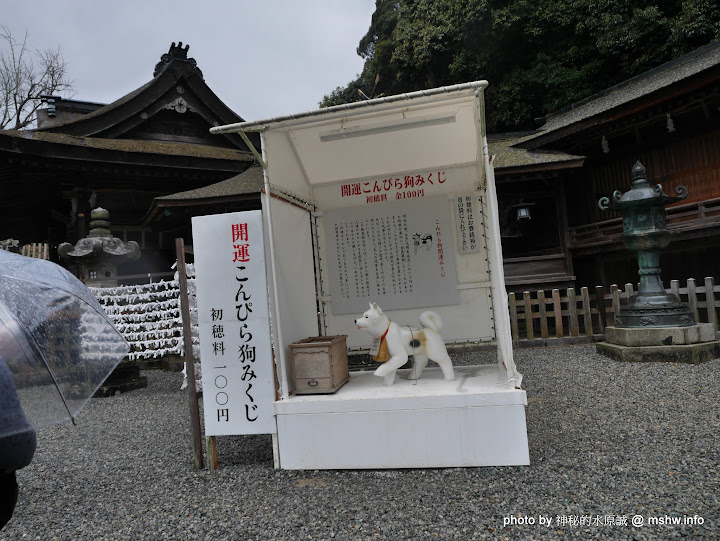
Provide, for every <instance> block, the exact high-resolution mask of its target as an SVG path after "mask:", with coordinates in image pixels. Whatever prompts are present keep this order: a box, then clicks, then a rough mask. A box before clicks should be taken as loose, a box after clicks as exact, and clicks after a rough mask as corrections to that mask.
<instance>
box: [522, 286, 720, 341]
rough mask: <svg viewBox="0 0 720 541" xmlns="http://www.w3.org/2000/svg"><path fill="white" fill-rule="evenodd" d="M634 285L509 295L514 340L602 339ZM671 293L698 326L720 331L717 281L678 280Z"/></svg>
mask: <svg viewBox="0 0 720 541" xmlns="http://www.w3.org/2000/svg"><path fill="white" fill-rule="evenodd" d="M634 291H635V288H634V286H633V284H625V290H624V291H623V290H621V289H620V288H619V287H618V286H616V285H613V286H611V288H610V291H605V289H604V288H603V287H602V286H597V287H595V289H594V290H592V291H590V290H589V289H588V288H587V287H583V288H581V289H580V291H579V293H578V292H577V291H576V290H575V289H574V288H569V289H567V290H566V291H565V292H564V294H562V292H561V291H560V290H559V289H553V290H552V291H551V292H549V294H548V292H546V291H537V292H530V291H525V292H524V293H523V294H522V295H516V294H515V293H510V294H508V305H509V308H510V325H511V330H512V337H513V341H515V342H517V341H520V340H536V339H547V338H566V337H576V338H580V337H586V338H587V339H590V340H598V339H601V338H602V335H604V334H605V327H606V326H608V325H613V324H614V323H615V313H616V312H617V309H618V308H619V306H620V303H621V301H622V299H627V298H629V297H630V296H632V295H633V294H634ZM666 291H667V292H668V293H674V294H675V295H677V296H678V297H680V300H681V301H683V302H686V303H688V305H689V306H690V310H691V311H692V312H693V313H694V314H695V320H696V321H697V322H698V323H712V324H713V325H714V326H715V330H716V331H717V330H718V312H717V310H718V308H720V302H719V301H718V300H716V298H715V297H716V295H715V293H719V292H720V286H716V285H715V280H714V278H712V277H710V278H705V280H704V283H703V285H697V284H696V283H695V279H694V278H690V279H689V280H688V281H687V286H686V287H680V282H679V281H678V280H673V281H672V282H670V288H669V289H667V290H666Z"/></svg>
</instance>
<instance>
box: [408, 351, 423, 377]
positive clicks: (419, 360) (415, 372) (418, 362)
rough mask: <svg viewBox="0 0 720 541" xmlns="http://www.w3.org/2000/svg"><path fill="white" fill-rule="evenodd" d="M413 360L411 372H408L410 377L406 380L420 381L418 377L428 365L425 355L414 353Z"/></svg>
mask: <svg viewBox="0 0 720 541" xmlns="http://www.w3.org/2000/svg"><path fill="white" fill-rule="evenodd" d="M414 359H415V360H414V361H413V366H412V370H410V375H409V376H408V379H420V375H421V374H422V372H423V370H424V369H425V366H426V365H427V363H428V356H427V355H420V354H419V353H415V355H414Z"/></svg>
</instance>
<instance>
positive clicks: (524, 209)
mask: <svg viewBox="0 0 720 541" xmlns="http://www.w3.org/2000/svg"><path fill="white" fill-rule="evenodd" d="M534 204H535V203H525V202H524V201H523V200H522V199H521V200H520V202H519V203H518V204H517V205H513V208H514V209H515V219H516V220H517V221H518V222H520V221H522V220H530V219H531V218H532V217H531V216H530V207H532V206H533V205H534Z"/></svg>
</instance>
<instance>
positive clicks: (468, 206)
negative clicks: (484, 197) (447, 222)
mask: <svg viewBox="0 0 720 541" xmlns="http://www.w3.org/2000/svg"><path fill="white" fill-rule="evenodd" d="M453 206H454V207H455V226H456V227H457V244H458V252H460V253H461V254H467V253H472V252H478V251H480V243H479V240H480V238H479V237H480V222H478V220H477V213H476V212H475V201H474V198H473V196H471V195H459V196H457V197H455V204H454V205H453Z"/></svg>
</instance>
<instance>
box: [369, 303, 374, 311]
mask: <svg viewBox="0 0 720 541" xmlns="http://www.w3.org/2000/svg"><path fill="white" fill-rule="evenodd" d="M368 304H369V305H370V310H372V309H373V308H375V307H374V306H373V303H371V302H369V303H368Z"/></svg>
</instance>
